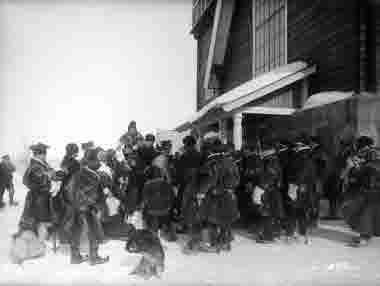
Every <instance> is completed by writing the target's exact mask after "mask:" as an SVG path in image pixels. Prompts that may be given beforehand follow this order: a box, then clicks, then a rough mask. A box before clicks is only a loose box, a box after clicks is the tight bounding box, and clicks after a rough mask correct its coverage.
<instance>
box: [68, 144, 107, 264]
mask: <svg viewBox="0 0 380 286" xmlns="http://www.w3.org/2000/svg"><path fill="white" fill-rule="evenodd" d="M99 168H100V162H99V159H98V152H97V151H96V150H95V149H90V150H88V151H87V152H86V153H85V156H84V158H83V160H82V165H81V167H80V170H79V171H78V172H76V173H75V174H74V176H73V177H72V179H71V180H70V182H69V184H68V186H67V197H68V201H69V202H70V206H71V207H72V213H73V217H72V220H71V223H68V224H67V225H66V230H67V231H68V233H69V234H70V237H71V239H70V244H71V263H72V264H80V263H82V262H85V261H87V260H88V258H87V257H83V256H82V255H81V254H80V252H79V246H80V237H81V233H82V232H83V227H84V226H85V225H87V226H88V239H89V244H90V257H89V262H90V265H96V264H103V263H105V262H107V261H108V260H109V258H108V257H105V258H102V257H100V256H99V255H98V247H99V245H98V244H99V242H100V241H101V240H102V238H103V237H102V233H100V230H99V228H98V225H99V223H98V221H97V220H98V217H97V215H96V212H97V205H98V203H99V200H100V199H101V196H102V194H101V178H100V176H99V175H98V173H97V172H96V171H97V170H98V169H99Z"/></svg>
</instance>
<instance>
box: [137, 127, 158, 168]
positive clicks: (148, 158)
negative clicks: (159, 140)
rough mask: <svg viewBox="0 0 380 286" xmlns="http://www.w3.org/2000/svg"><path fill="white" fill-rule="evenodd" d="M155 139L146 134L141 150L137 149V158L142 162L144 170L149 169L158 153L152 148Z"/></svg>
mask: <svg viewBox="0 0 380 286" xmlns="http://www.w3.org/2000/svg"><path fill="white" fill-rule="evenodd" d="M155 140H156V139H155V137H154V135H153V134H147V135H146V136H145V144H144V146H143V147H142V148H140V149H138V153H139V157H140V159H141V160H142V163H143V165H144V168H147V167H149V166H150V165H151V164H152V161H153V159H154V158H156V157H157V156H158V155H159V153H158V152H157V150H156V149H155V148H154V142H155Z"/></svg>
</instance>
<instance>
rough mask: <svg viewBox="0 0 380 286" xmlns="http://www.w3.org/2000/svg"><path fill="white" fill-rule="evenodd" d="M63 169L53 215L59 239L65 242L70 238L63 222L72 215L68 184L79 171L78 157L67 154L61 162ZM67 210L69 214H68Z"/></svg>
mask: <svg viewBox="0 0 380 286" xmlns="http://www.w3.org/2000/svg"><path fill="white" fill-rule="evenodd" d="M61 169H62V170H63V171H64V172H65V176H64V178H63V180H62V183H61V188H60V190H59V192H58V194H57V195H56V196H55V197H54V198H52V216H53V222H54V223H55V225H56V226H57V230H58V233H59V239H60V241H61V242H62V243H64V242H67V240H68V238H67V237H65V232H64V231H63V224H62V222H64V221H65V217H66V216H67V215H70V205H69V204H70V203H69V201H68V198H67V193H66V186H67V184H68V183H69V182H70V180H71V178H72V176H73V175H74V174H75V173H76V172H77V171H79V169H80V163H79V161H78V160H77V159H75V158H73V157H71V156H65V157H64V158H63V160H62V162H61ZM67 212H68V213H69V214H66V213H67Z"/></svg>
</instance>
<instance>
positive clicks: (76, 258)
mask: <svg viewBox="0 0 380 286" xmlns="http://www.w3.org/2000/svg"><path fill="white" fill-rule="evenodd" d="M86 261H88V256H87V255H85V256H82V255H81V254H80V253H79V251H78V250H71V259H70V263H71V264H81V263H83V262H86Z"/></svg>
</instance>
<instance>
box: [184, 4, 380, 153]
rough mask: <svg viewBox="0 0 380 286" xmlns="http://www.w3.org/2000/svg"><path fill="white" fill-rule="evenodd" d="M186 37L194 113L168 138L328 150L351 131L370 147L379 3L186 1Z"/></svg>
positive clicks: (379, 76) (377, 83)
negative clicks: (276, 141)
mask: <svg viewBox="0 0 380 286" xmlns="http://www.w3.org/2000/svg"><path fill="white" fill-rule="evenodd" d="M191 33H192V35H193V36H194V38H195V40H196V41H197V95H196V96H197V110H196V112H195V113H194V116H193V117H192V118H191V119H189V121H188V122H186V123H185V124H184V125H182V126H180V127H178V128H177V130H179V131H181V130H185V129H186V128H196V129H198V130H199V131H200V132H201V133H203V132H206V131H208V130H214V131H218V132H219V133H220V136H221V138H222V140H223V141H225V142H226V143H227V142H229V143H233V144H234V145H235V148H236V149H240V148H241V146H242V145H243V144H244V143H247V144H250V143H251V142H252V141H254V140H255V138H257V137H258V136H264V135H263V134H264V133H265V131H262V130H266V134H268V133H272V134H273V133H275V134H276V135H278V136H287V134H288V133H289V132H301V131H302V130H303V131H306V132H308V133H312V134H316V135H318V134H319V135H322V136H324V137H325V139H326V140H327V141H328V139H329V138H328V136H326V134H334V135H339V136H340V135H342V134H343V133H344V134H345V133H347V128H348V127H347V126H348V125H350V126H351V127H350V128H351V129H352V130H353V131H352V133H355V135H357V134H359V133H361V132H362V131H363V130H365V132H366V133H367V135H372V136H374V137H375V138H376V139H377V138H378V137H379V134H378V133H379V132H380V128H377V127H376V126H380V124H377V122H376V121H377V116H375V115H372V117H371V116H369V115H368V114H375V113H376V110H374V111H371V110H372V109H374V106H376V104H377V102H378V98H377V95H379V93H380V90H379V89H380V1H377V0H345V1H342V0H313V1H305V0H193V27H192V30H191ZM325 99H328V100H330V101H328V100H327V101H326V103H331V102H336V103H335V104H327V105H326V104H323V103H324V100H325ZM318 101H320V104H318ZM310 102H313V104H314V105H315V104H316V102H317V104H316V106H317V107H315V106H313V108H311V107H310ZM368 102H371V104H367V103H368ZM305 104H306V107H307V106H309V107H308V108H305ZM313 104H312V105H313ZM341 109H342V110H343V111H344V112H343V111H342V110H341ZM334 110H335V113H337V112H338V111H339V110H340V111H339V114H340V115H343V114H345V116H346V117H344V118H345V120H342V117H341V116H340V117H339V116H333V115H331V114H334ZM371 112H372V113H371ZM330 115H331V116H330ZM363 116H364V117H365V118H364V117H363ZM369 117H371V118H369ZM379 119H380V118H379ZM348 123H349V124H348ZM260 127H261V128H260ZM292 130H293V131H292ZM259 131H260V132H259ZM368 133H370V134H368ZM339 136H335V137H336V138H337V139H336V140H339ZM342 136H343V135H342ZM330 137H331V136H330ZM333 143H334V144H336V142H333ZM326 144H328V143H327V142H326Z"/></svg>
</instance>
